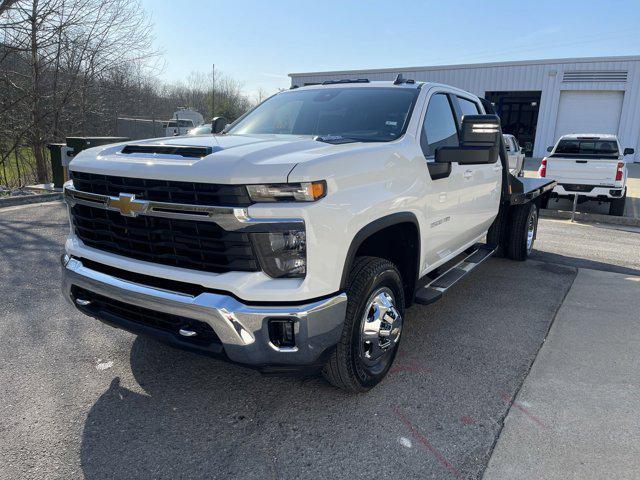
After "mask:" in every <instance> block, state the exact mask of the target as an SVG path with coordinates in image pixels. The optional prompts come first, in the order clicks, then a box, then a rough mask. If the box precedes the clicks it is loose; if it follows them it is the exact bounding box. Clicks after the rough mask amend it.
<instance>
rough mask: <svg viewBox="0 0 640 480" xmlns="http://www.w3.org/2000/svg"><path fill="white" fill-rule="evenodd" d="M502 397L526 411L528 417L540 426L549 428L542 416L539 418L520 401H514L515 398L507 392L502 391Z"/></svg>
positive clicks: (506, 401)
mask: <svg viewBox="0 0 640 480" xmlns="http://www.w3.org/2000/svg"><path fill="white" fill-rule="evenodd" d="M500 397H502V400H504V401H505V403H508V404H511V405H513V406H514V407H516V408H517V409H518V410H520V411H521V412H522V413H524V414H525V415H526V416H527V417H529V419H530V420H531V421H532V422H534V423H536V424H537V425H538V426H540V427H542V428H544V429H547V428H549V427H547V426H546V425H545V423H544V422H543V421H542V420H540V418H538V417H537V416H535V415H534V414H533V413H531V412H530V411H529V410H527V409H526V408H524V407H523V406H522V405H520V404H519V403H518V402H516V401H513V398H512V397H510V396H509V395H507V394H506V393H501V394H500ZM512 401H513V403H512Z"/></svg>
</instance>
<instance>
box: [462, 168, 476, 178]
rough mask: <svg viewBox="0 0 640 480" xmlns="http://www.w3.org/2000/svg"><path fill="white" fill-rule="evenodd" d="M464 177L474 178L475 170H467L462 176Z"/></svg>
mask: <svg viewBox="0 0 640 480" xmlns="http://www.w3.org/2000/svg"><path fill="white" fill-rule="evenodd" d="M462 176H463V177H464V178H471V177H473V170H465V171H464V173H463V174H462Z"/></svg>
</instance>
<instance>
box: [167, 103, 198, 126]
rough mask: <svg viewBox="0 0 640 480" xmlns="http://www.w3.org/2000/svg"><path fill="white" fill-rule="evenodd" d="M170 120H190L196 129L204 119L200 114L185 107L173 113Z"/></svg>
mask: <svg viewBox="0 0 640 480" xmlns="http://www.w3.org/2000/svg"><path fill="white" fill-rule="evenodd" d="M171 118H173V119H178V120H191V121H192V122H193V125H194V126H196V127H197V126H198V125H202V124H203V123H204V117H203V116H202V114H201V113H200V112H197V111H195V110H192V109H190V108H186V107H180V108H178V110H176V111H175V112H173V115H172V117H171Z"/></svg>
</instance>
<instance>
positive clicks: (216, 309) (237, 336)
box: [62, 256, 347, 369]
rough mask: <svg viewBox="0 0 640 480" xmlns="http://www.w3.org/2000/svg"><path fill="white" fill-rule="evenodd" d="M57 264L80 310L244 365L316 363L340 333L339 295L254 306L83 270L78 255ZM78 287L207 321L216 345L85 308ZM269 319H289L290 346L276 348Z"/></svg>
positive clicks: (342, 307)
mask: <svg viewBox="0 0 640 480" xmlns="http://www.w3.org/2000/svg"><path fill="white" fill-rule="evenodd" d="M62 265H63V268H62V289H63V294H64V296H65V298H66V299H67V300H69V301H70V302H71V303H72V304H73V305H74V306H75V307H77V308H78V309H80V310H81V311H82V312H84V313H87V314H89V315H91V316H94V317H96V318H97V319H99V320H101V321H104V322H106V323H109V324H111V325H114V326H117V327H120V328H123V329H125V330H129V331H131V332H133V333H137V334H144V335H149V336H153V337H156V338H158V339H160V340H162V341H164V342H166V343H170V344H172V345H174V346H178V347H181V348H185V349H188V350H192V351H197V352H200V353H206V354H211V355H214V356H218V357H226V358H227V359H228V360H230V361H232V362H236V363H241V364H245V365H248V366H254V367H264V368H265V369H268V367H274V368H275V369H277V368H278V367H282V369H287V368H289V367H307V366H308V367H314V366H320V365H321V364H322V363H323V361H324V358H325V356H326V353H327V352H329V351H330V350H331V348H332V347H334V346H335V345H336V344H337V343H338V341H339V339H340V335H341V333H342V326H343V323H344V318H345V313H346V307H347V296H346V294H344V293H342V294H338V295H335V296H333V297H331V298H327V299H323V300H319V301H315V302H310V303H306V304H301V305H294V306H285V305H280V306H278V305H276V306H271V305H268V306H254V305H246V304H244V303H242V302H240V301H238V300H236V299H235V298H234V297H231V296H228V295H224V294H218V293H209V292H206V293H201V294H199V295H197V296H191V295H187V294H184V293H179V292H173V291H168V290H163V289H159V288H156V287H150V286H146V285H141V284H138V283H133V282H131V281H127V280H122V279H120V278H117V277H115V276H112V275H108V274H105V273H102V272H98V271H96V270H92V269H90V268H87V267H86V266H84V265H83V264H82V260H81V259H76V258H69V257H68V256H63V260H62ZM78 289H81V290H84V291H88V292H92V293H93V294H96V295H99V296H101V297H106V298H108V299H112V300H114V301H116V302H120V303H119V305H121V304H127V305H131V306H133V307H132V309H133V308H135V309H139V308H142V309H146V310H145V311H152V312H158V313H159V314H162V315H165V314H166V315H170V316H175V317H179V318H185V319H192V320H194V321H199V322H203V323H206V324H208V325H210V326H211V328H212V329H213V331H214V332H215V334H216V335H217V337H218V339H219V343H214V344H211V345H208V346H202V345H200V344H197V343H195V342H192V341H191V340H190V339H189V338H187V337H184V336H182V335H181V334H180V333H179V330H180V329H179V328H176V329H175V331H170V330H169V331H167V330H166V329H165V330H160V329H158V328H154V326H153V325H148V324H143V323H140V322H139V321H135V319H132V318H127V317H126V314H125V315H124V316H123V315H121V316H114V315H112V314H110V313H108V312H102V311H101V310H99V309H98V310H89V309H88V305H80V303H82V302H81V301H80V302H77V300H78V298H76V297H75V292H77V291H78ZM80 300H82V299H80ZM120 311H122V308H120ZM175 317H172V318H175ZM273 319H280V320H282V319H286V320H291V321H293V322H294V323H293V325H294V333H295V346H294V347H285V348H278V347H277V346H275V345H274V344H273V343H271V341H270V337H269V320H273Z"/></svg>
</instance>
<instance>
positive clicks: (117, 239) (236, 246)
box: [70, 204, 260, 273]
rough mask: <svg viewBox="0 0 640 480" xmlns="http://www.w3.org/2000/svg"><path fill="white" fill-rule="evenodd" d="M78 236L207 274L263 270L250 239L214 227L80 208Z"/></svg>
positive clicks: (75, 211) (75, 217)
mask: <svg viewBox="0 0 640 480" xmlns="http://www.w3.org/2000/svg"><path fill="white" fill-rule="evenodd" d="M70 211H71V218H72V222H73V226H74V230H75V233H76V235H77V236H78V238H80V240H82V242H83V243H84V244H85V245H86V246H88V247H93V248H96V249H98V250H103V251H107V252H111V253H115V254H118V255H123V256H125V257H129V258H135V259H137V260H144V261H147V262H153V263H159V264H163V265H170V266H173V267H182V268H188V269H192V270H201V271H205V272H215V273H224V272H229V271H248V272H253V271H257V270H259V269H260V268H259V265H258V261H257V259H256V256H255V254H254V251H253V247H252V245H251V240H250V238H249V234H247V233H241V232H233V231H230V232H229V231H226V230H224V229H222V228H221V227H220V226H218V225H217V224H216V223H213V222H206V221H193V220H178V219H174V218H160V217H152V216H137V217H125V216H123V215H121V214H120V213H118V212H115V211H110V210H103V209H100V208H95V207H90V206H87V205H80V204H76V205H74V206H72V207H71V208H70Z"/></svg>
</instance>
